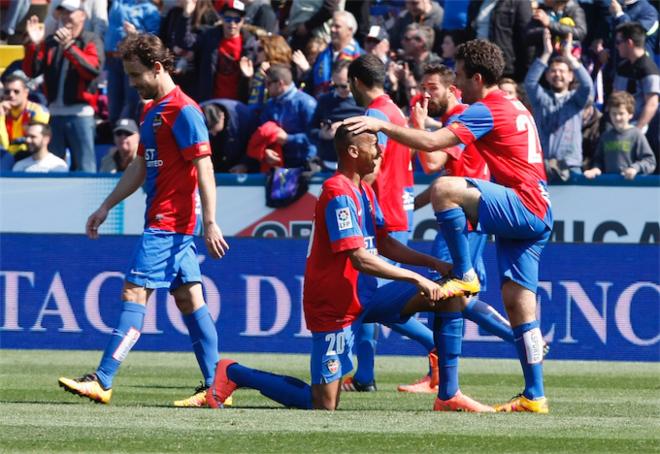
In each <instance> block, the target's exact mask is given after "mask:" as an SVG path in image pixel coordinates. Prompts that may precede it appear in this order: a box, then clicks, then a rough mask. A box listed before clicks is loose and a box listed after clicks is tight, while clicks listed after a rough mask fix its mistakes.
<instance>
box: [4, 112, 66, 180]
mask: <svg viewBox="0 0 660 454" xmlns="http://www.w3.org/2000/svg"><path fill="white" fill-rule="evenodd" d="M52 135H53V133H52V131H51V129H50V126H48V125H47V124H46V123H30V124H29V125H28V127H27V129H26V130H25V141H26V144H27V147H28V151H29V153H30V155H29V156H28V157H27V158H25V159H22V160H20V161H18V162H17V163H16V164H14V167H13V168H12V171H14V172H38V173H48V172H68V171H69V166H68V165H67V164H66V162H65V161H64V159H61V158H58V157H57V156H55V155H54V154H53V153H50V152H49V151H48V143H49V142H50V139H51V137H52Z"/></svg>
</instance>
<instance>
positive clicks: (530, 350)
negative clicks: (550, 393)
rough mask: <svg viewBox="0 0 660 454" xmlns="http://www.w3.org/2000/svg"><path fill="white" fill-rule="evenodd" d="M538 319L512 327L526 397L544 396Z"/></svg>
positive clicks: (541, 348) (541, 337)
mask: <svg viewBox="0 0 660 454" xmlns="http://www.w3.org/2000/svg"><path fill="white" fill-rule="evenodd" d="M540 325H541V324H540V323H539V321H538V320H534V321H533V322H529V323H523V324H522V325H520V326H516V327H515V328H513V336H514V337H515V344H516V350H518V358H519V359H520V365H521V366H522V370H523V375H524V376H525V390H524V391H523V395H524V396H525V397H527V398H528V399H538V398H540V397H544V396H545V391H544V389H543V336H542V335H541V330H540V328H539V326H540Z"/></svg>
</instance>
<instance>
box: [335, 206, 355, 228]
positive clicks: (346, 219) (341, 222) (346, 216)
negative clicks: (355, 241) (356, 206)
mask: <svg viewBox="0 0 660 454" xmlns="http://www.w3.org/2000/svg"><path fill="white" fill-rule="evenodd" d="M335 213H336V215H337V226H338V228H339V230H348V229H352V228H353V221H352V220H351V211H350V210H349V209H348V208H338V209H337V210H335Z"/></svg>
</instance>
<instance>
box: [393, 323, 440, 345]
mask: <svg viewBox="0 0 660 454" xmlns="http://www.w3.org/2000/svg"><path fill="white" fill-rule="evenodd" d="M387 326H389V327H390V328H392V330H393V331H396V332H397V333H399V334H401V335H402V336H407V337H409V338H411V339H412V340H414V341H417V342H418V343H420V344H422V346H423V347H424V348H425V349H426V351H427V352H430V351H431V350H433V348H434V347H435V342H434V341H433V331H431V330H430V329H429V327H428V326H426V325H425V324H423V323H422V322H420V321H419V320H417V319H416V318H414V317H410V318H409V319H408V321H407V322H406V323H393V324H391V325H387Z"/></svg>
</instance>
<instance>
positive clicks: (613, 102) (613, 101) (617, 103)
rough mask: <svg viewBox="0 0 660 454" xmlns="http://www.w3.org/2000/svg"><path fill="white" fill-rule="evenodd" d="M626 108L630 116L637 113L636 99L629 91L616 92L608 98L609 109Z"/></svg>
mask: <svg viewBox="0 0 660 454" xmlns="http://www.w3.org/2000/svg"><path fill="white" fill-rule="evenodd" d="M617 107H623V108H625V109H626V110H627V111H628V113H629V114H631V115H632V114H634V113H635V98H634V97H633V95H631V94H630V93H628V92H627V91H614V92H612V94H610V96H609V98H607V109H608V110H611V109H616V108H617Z"/></svg>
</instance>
